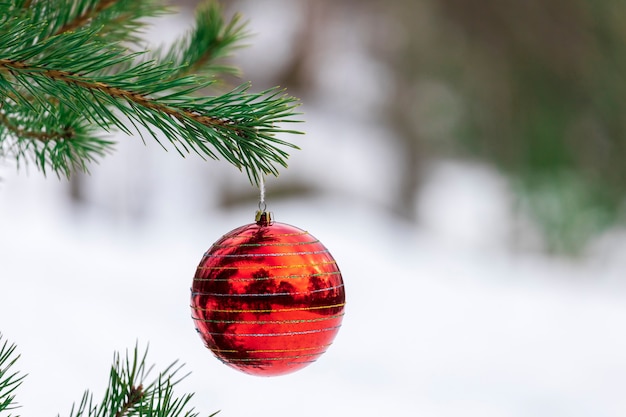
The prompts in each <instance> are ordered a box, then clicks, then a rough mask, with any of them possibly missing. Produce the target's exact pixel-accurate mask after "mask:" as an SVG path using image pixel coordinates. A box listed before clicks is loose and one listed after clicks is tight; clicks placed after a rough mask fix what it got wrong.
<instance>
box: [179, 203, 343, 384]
mask: <svg viewBox="0 0 626 417" xmlns="http://www.w3.org/2000/svg"><path fill="white" fill-rule="evenodd" d="M344 305H345V292H344V286H343V279H342V277H341V272H340V271H339V268H338V267H337V263H336V262H335V259H334V258H333V257H332V255H331V254H330V253H329V252H328V249H326V247H324V245H322V243H320V242H319V241H318V240H317V239H315V238H314V237H313V236H311V235H310V234H309V233H308V232H306V231H304V230H301V229H298V228H297V227H294V226H290V225H287V224H283V223H275V222H273V221H271V219H270V218H269V214H268V213H265V212H263V213H257V222H256V223H252V224H248V225H246V226H242V227H239V228H237V229H235V230H232V231H231V232H229V233H228V234H226V235H224V236H223V237H222V238H221V239H219V240H218V241H217V242H215V243H214V244H213V246H211V248H210V249H209V250H208V251H207V252H206V253H205V254H204V256H203V258H202V260H201V261H200V264H199V265H198V268H197V270H196V274H195V277H194V280H193V285H192V288H191V311H192V318H193V319H194V322H195V326H196V329H197V331H198V333H199V334H200V336H201V337H202V339H203V340H204V343H205V345H206V346H207V347H208V348H209V349H211V351H213V353H214V354H215V355H216V356H217V358H218V359H220V360H221V361H222V362H224V363H226V364H227V365H229V366H231V367H233V368H235V369H238V370H240V371H243V372H246V373H249V374H253V375H261V376H274V375H282V374H286V373H290V372H293V371H296V370H298V369H301V368H303V367H305V366H307V365H308V364H310V363H311V362H314V361H315V360H316V359H317V358H318V357H319V356H320V355H321V354H322V353H324V352H325V351H326V349H327V348H328V347H329V346H330V344H331V343H332V341H333V339H334V338H335V335H336V334H337V332H338V331H339V327H340V326H341V320H342V318H343V314H344Z"/></svg>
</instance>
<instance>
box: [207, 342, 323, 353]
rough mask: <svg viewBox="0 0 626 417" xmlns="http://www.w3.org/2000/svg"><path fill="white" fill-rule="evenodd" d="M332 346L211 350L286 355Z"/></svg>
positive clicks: (216, 350)
mask: <svg viewBox="0 0 626 417" xmlns="http://www.w3.org/2000/svg"><path fill="white" fill-rule="evenodd" d="M331 344H332V343H327V344H325V345H319V346H309V347H301V348H294V349H252V350H241V351H240V350H237V349H218V348H209V349H211V350H212V351H213V352H217V353H237V352H241V353H286V352H298V351H301V350H315V349H327V348H328V347H330V345H331Z"/></svg>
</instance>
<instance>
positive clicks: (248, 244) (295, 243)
mask: <svg viewBox="0 0 626 417" xmlns="http://www.w3.org/2000/svg"><path fill="white" fill-rule="evenodd" d="M316 243H320V241H319V240H317V239H316V240H312V241H310V242H291V243H290V242H281V243H239V244H237V245H218V244H217V243H216V244H213V246H212V247H213V248H220V249H226V248H241V247H252V248H260V247H265V246H268V247H269V246H296V245H314V244H316Z"/></svg>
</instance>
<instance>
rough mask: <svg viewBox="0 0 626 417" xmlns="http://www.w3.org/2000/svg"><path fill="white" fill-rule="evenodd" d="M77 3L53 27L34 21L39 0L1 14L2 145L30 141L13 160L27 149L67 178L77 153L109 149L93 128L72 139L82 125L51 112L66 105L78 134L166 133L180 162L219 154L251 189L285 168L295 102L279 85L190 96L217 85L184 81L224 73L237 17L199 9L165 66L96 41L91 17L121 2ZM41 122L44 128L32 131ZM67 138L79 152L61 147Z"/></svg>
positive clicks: (239, 29)
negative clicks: (227, 19)
mask: <svg viewBox="0 0 626 417" xmlns="http://www.w3.org/2000/svg"><path fill="white" fill-rule="evenodd" d="M68 1H69V0H62V2H68ZM76 2H78V4H79V6H80V7H79V6H76V7H75V8H73V9H71V12H67V13H66V14H65V15H63V16H59V15H56V16H55V17H54V22H53V23H51V22H50V21H45V20H42V21H41V22H34V21H33V20H32V17H33V16H36V15H39V14H41V13H43V12H44V11H45V7H43V6H41V4H43V3H45V2H39V1H36V2H33V5H32V8H33V9H34V10H35V12H33V13H32V14H29V15H28V16H26V17H25V15H24V13H23V12H22V11H20V12H14V14H13V15H12V16H11V17H9V18H7V17H5V18H2V17H0V99H1V100H0V104H2V103H3V105H2V106H0V120H1V121H2V122H3V124H5V127H6V129H5V130H4V134H2V132H0V144H1V142H2V141H3V140H4V141H7V138H10V137H11V138H18V139H17V143H18V144H20V141H24V140H26V141H30V142H31V144H30V145H24V143H21V144H20V146H17V148H19V151H18V152H15V154H17V155H22V153H20V151H22V150H24V149H26V150H29V151H30V152H31V154H33V156H34V159H35V160H37V161H39V162H38V163H37V164H38V166H39V167H40V168H42V169H44V170H45V166H46V165H47V164H48V165H49V162H50V161H52V160H53V159H54V160H55V161H56V165H55V164H52V165H53V166H52V168H53V170H54V171H55V172H57V173H59V172H61V173H64V174H67V173H69V172H70V171H71V169H70V165H72V166H81V167H84V166H85V163H84V161H83V162H81V158H82V157H83V156H85V157H87V160H91V159H93V157H89V156H90V155H93V154H94V153H95V154H96V156H98V155H102V154H104V153H106V150H107V149H108V147H109V143H107V142H106V141H102V140H100V139H98V138H96V137H94V136H93V132H89V135H86V134H83V135H82V136H78V135H76V136H72V135H71V133H73V132H78V131H79V130H80V129H76V126H68V125H67V124H66V123H65V124H64V123H62V122H63V121H62V120H61V118H60V117H59V115H58V111H57V110H56V108H63V109H65V110H64V111H65V112H66V113H67V112H69V113H72V118H73V119H76V120H82V121H84V123H82V124H80V123H79V125H80V127H81V128H82V131H86V130H88V129H87V126H88V125H97V126H99V127H100V128H101V129H103V130H104V131H111V130H112V129H113V128H117V129H120V130H121V131H123V132H125V133H127V134H132V133H133V131H134V132H136V133H139V134H140V135H142V134H143V133H145V132H147V133H148V134H149V135H151V136H152V137H153V138H154V139H156V140H157V142H159V143H161V142H160V138H162V137H164V138H165V139H166V140H167V141H168V142H169V143H170V145H171V146H173V147H174V148H175V149H176V150H177V151H178V152H179V153H180V154H181V155H183V156H184V155H185V154H187V153H190V152H195V153H197V154H199V155H200V156H202V157H203V158H205V157H209V158H213V159H217V158H218V155H219V156H221V157H223V158H224V159H225V160H227V161H228V162H230V163H231V164H233V165H235V166H236V167H238V168H239V169H240V170H245V171H246V173H247V174H248V177H249V178H250V180H251V181H252V182H256V183H258V181H259V177H260V175H261V173H264V174H269V173H271V174H275V175H276V174H277V173H278V171H277V168H276V167H277V166H286V162H285V161H286V158H287V157H288V153H287V152H286V151H285V150H284V149H283V148H289V147H291V148H295V149H297V147H296V146H295V145H293V144H291V143H288V142H285V141H283V140H281V139H278V138H277V137H276V135H278V134H284V133H298V132H295V131H293V130H287V129H284V128H282V127H281V126H282V124H283V123H286V122H293V121H294V120H293V119H292V117H293V116H294V115H295V114H296V113H295V107H297V104H298V103H297V100H296V99H294V98H293V97H289V96H287V95H286V94H284V92H283V91H281V90H278V89H272V90H268V91H265V92H262V93H258V94H250V93H248V91H247V90H248V86H247V85H243V86H240V87H238V88H236V89H234V90H232V91H231V92H229V93H226V94H224V95H222V96H217V97H201V96H196V95H195V94H197V93H198V92H199V91H200V90H202V89H204V88H206V87H208V86H211V85H212V84H213V83H214V82H215V79H214V78H209V77H201V76H197V75H186V74H188V73H189V72H190V71H200V70H201V71H202V72H204V73H211V72H212V71H216V70H221V71H225V69H224V67H222V66H219V65H217V66H216V65H215V60H216V59H218V58H220V57H223V56H225V55H226V54H227V53H228V51H229V50H230V49H232V48H233V47H234V45H235V44H236V43H237V42H238V41H239V40H240V39H241V38H242V37H243V36H244V33H243V26H242V25H241V24H240V23H239V17H237V16H236V17H235V18H233V19H232V20H231V21H230V22H229V23H228V24H225V23H224V21H223V19H221V16H220V13H219V8H218V6H217V5H216V4H214V3H211V4H209V5H207V6H205V7H203V8H200V9H199V12H198V18H197V22H196V23H197V24H196V28H195V29H194V31H193V32H192V33H191V34H190V35H188V36H187V37H186V38H183V40H181V41H180V42H179V43H177V44H175V45H178V46H179V47H181V48H182V46H185V47H184V48H182V51H183V52H176V48H174V47H173V48H172V49H171V50H170V51H169V52H168V53H167V54H166V56H165V57H164V61H163V62H157V61H155V60H150V61H145V62H140V61H138V58H139V57H140V56H143V55H145V54H138V53H134V54H133V53H128V52H127V50H126V49H124V48H122V47H121V46H120V45H119V44H118V43H113V44H111V43H107V42H103V38H102V36H101V35H102V34H101V30H102V27H103V26H97V25H95V23H94V22H95V20H96V17H95V16H96V15H95V14H94V13H95V12H96V11H100V14H104V12H105V11H113V10H114V9H115V10H117V12H120V10H118V9H117V7H119V4H122V3H125V2H126V0H118V1H116V2H113V1H110V0H101V1H96V0H76ZM138 3H142V4H145V3H149V2H146V1H145V0H144V1H140V2H138ZM38 7H39V9H38ZM11 10H12V9H11ZM20 10H22V9H20ZM1 11H2V7H1V4H0V12H1ZM3 19H4V20H3ZM79 23H88V24H87V26H81V25H80V24H79ZM9 25H10V28H9ZM51 27H52V28H55V31H54V33H53V34H50V28H51ZM75 27H76V28H75ZM67 28H72V30H66V29H67ZM57 32H58V33H57ZM6 107H10V108H11V113H8V112H7V111H6V110H4V109H5V108H6ZM38 115H41V116H38ZM38 117H39V118H38ZM55 122H56V123H55ZM42 126H49V128H47V129H45V131H44V132H41V133H39V134H37V133H36V131H37V129H41V128H42ZM92 130H93V129H92ZM74 141H77V142H78V143H79V146H78V147H77V146H74V145H67V144H68V143H72V142H74ZM35 142H39V143H41V142H44V143H48V142H55V144H60V143H63V144H65V145H66V146H61V147H59V146H56V145H55V147H54V149H55V150H57V151H62V150H65V151H66V154H65V156H64V157H61V153H58V154H57V156H56V157H55V158H52V157H51V156H50V152H49V149H51V148H49V146H45V147H38V146H37V145H33V144H32V143H35ZM89 142H91V145H88V143H89ZM161 145H162V146H163V147H166V146H164V145H163V144H162V143H161ZM10 147H13V148H15V147H16V146H14V145H12V146H10ZM78 150H82V151H84V152H78ZM92 151H94V152H92ZM72 152H74V153H73V155H74V156H72ZM4 153H5V154H6V153H7V152H6V146H5V152H4Z"/></svg>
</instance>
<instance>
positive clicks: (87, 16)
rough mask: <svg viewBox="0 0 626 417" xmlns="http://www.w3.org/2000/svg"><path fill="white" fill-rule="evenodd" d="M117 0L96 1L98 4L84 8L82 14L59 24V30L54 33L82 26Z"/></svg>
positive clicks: (57, 33) (58, 33)
mask: <svg viewBox="0 0 626 417" xmlns="http://www.w3.org/2000/svg"><path fill="white" fill-rule="evenodd" d="M117 1H118V0H103V1H101V2H100V3H98V5H97V6H96V7H95V8H93V9H91V10H86V11H85V12H84V13H83V14H81V15H80V16H76V18H75V19H74V20H72V21H70V22H67V23H66V24H64V25H63V26H61V27H60V28H59V30H57V31H56V33H55V35H60V34H61V33H65V32H70V31H72V30H74V29H77V28H79V27H81V26H84V25H85V24H87V23H88V22H89V21H90V20H91V19H93V18H94V17H96V16H97V15H98V14H99V13H101V12H102V11H104V10H106V9H108V8H109V7H111V6H113V5H114V4H115V3H116V2H117Z"/></svg>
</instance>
